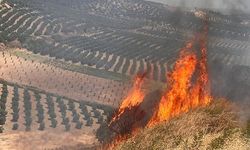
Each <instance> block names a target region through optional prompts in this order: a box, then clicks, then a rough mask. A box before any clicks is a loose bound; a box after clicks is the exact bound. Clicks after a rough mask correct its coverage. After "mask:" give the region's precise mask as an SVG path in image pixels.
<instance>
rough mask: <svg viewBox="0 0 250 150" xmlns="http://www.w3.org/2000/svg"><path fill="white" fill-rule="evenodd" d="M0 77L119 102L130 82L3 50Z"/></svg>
mask: <svg viewBox="0 0 250 150" xmlns="http://www.w3.org/2000/svg"><path fill="white" fill-rule="evenodd" d="M0 57H1V59H0V78H2V79H4V80H6V81H9V82H14V83H17V84H19V85H28V86H32V87H37V88H39V89H41V90H44V91H46V92H50V93H55V94H58V95H61V96H66V97H69V98H72V99H75V100H89V101H96V102H98V103H103V104H107V105H112V106H117V105H118V104H119V103H120V101H121V100H122V99H123V98H124V97H125V96H126V94H127V92H128V90H129V88H130V86H131V84H129V83H124V82H118V81H114V80H108V79H104V78H98V77H94V76H89V75H86V74H81V73H77V72H72V71H68V70H63V69H61V68H57V67H54V66H51V65H47V64H43V63H39V62H33V61H30V60H25V59H23V58H20V57H19V58H18V57H16V56H14V55H11V54H10V53H9V52H7V51H4V52H2V53H1V54H0Z"/></svg>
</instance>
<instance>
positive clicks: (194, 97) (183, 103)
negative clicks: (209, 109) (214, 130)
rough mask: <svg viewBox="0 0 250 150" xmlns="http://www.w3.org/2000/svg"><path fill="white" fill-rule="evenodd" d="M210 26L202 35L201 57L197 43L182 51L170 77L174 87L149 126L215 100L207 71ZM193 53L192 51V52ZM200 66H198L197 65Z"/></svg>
mask: <svg viewBox="0 0 250 150" xmlns="http://www.w3.org/2000/svg"><path fill="white" fill-rule="evenodd" d="M207 29H208V28H207V26H205V28H204V30H205V31H204V33H203V34H201V35H199V38H198V39H199V44H200V51H201V58H200V60H199V61H198V59H197V57H196V55H195V53H194V52H192V51H193V42H189V43H187V44H186V46H185V48H183V49H182V50H181V52H180V57H179V59H178V60H177V62H176V64H175V67H174V70H173V72H172V74H170V76H169V78H170V79H169V80H170V83H169V84H170V85H169V87H170V89H169V90H167V91H166V92H165V94H164V95H163V97H162V98H161V100H160V103H159V105H158V108H157V110H156V111H155V112H154V114H153V116H152V118H151V120H150V121H149V123H148V126H152V125H155V124H157V123H159V122H162V121H166V120H169V119H170V118H172V117H174V116H177V115H179V114H180V113H183V112H187V111H188V110H190V109H192V108H195V107H197V106H205V105H208V104H209V103H210V102H211V96H210V90H209V83H208V82H209V80H208V72H207ZM188 52H189V53H188ZM196 65H197V67H196ZM196 68H197V71H198V77H197V80H196V82H195V84H194V85H193V86H191V79H192V76H193V74H194V73H195V71H196Z"/></svg>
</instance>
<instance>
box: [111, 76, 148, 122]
mask: <svg viewBox="0 0 250 150" xmlns="http://www.w3.org/2000/svg"><path fill="white" fill-rule="evenodd" d="M145 75H146V74H145V73H144V74H138V75H137V76H136V77H135V80H134V84H133V87H132V89H131V91H130V93H129V94H128V96H127V97H126V98H125V99H124V100H123V101H122V103H121V105H120V107H119V110H118V112H117V113H116V114H115V116H114V117H113V118H112V120H111V122H110V124H111V123H113V122H114V121H116V120H117V119H119V117H120V116H121V115H122V114H123V113H124V111H125V110H126V109H127V110H129V109H131V108H133V107H135V106H138V105H140V104H141V102H142V101H143V99H144V97H145V93H144V92H143V91H142V84H143V81H144V78H145Z"/></svg>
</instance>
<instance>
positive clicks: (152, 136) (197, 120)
mask: <svg viewBox="0 0 250 150" xmlns="http://www.w3.org/2000/svg"><path fill="white" fill-rule="evenodd" d="M237 112H238V111H236V109H235V107H234V106H232V105H231V104H229V103H228V102H225V101H217V102H214V103H213V104H212V105H211V106H209V107H206V108H199V109H196V110H193V111H191V112H189V113H187V114H184V115H181V116H179V117H178V118H174V119H172V120H171V121H169V122H165V123H163V124H159V125H157V126H155V127H153V128H148V129H144V130H143V131H140V133H138V134H137V135H136V136H135V137H132V138H130V139H128V140H127V141H125V142H123V143H121V144H120V145H119V146H117V148H116V149H118V150H131V149H157V150H162V149H227V150H228V149H241V150H244V149H250V140H249V136H250V134H249V133H250V132H249V131H250V126H249V123H248V125H247V126H246V124H245V123H242V121H241V120H239V116H238V113H237Z"/></svg>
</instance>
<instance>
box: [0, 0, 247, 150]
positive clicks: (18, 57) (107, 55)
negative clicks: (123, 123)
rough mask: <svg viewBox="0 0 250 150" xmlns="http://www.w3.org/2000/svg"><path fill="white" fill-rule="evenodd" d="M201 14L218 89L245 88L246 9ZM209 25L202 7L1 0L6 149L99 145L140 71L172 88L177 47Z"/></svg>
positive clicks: (133, 1)
mask: <svg viewBox="0 0 250 150" xmlns="http://www.w3.org/2000/svg"><path fill="white" fill-rule="evenodd" d="M201 12H203V13H205V14H206V16H207V17H206V21H207V22H208V41H207V42H208V43H207V44H208V45H207V46H208V52H207V53H208V54H207V55H208V56H207V58H208V60H207V61H208V68H209V78H211V86H212V90H213V91H212V93H213V94H215V95H218V96H221V95H223V96H225V95H226V96H228V97H230V98H231V97H233V98H235V97H237V98H238V97H240V96H243V95H246V94H247V93H249V92H248V91H246V89H249V86H250V80H249V78H248V76H249V74H250V71H249V66H250V57H249V55H248V54H249V52H248V50H249V48H250V43H249V39H250V30H249V29H250V22H249V20H250V17H249V15H246V14H231V15H227V14H222V13H219V12H214V11H210V10H201ZM197 13H198V15H197ZM203 23H204V17H202V16H201V15H199V11H198V10H190V9H180V8H176V7H171V6H168V5H162V4H159V3H154V2H149V1H144V0H70V1H69V0H4V1H3V2H2V3H1V4H0V100H1V101H0V108H1V109H0V114H1V115H0V130H2V132H3V133H1V135H0V137H3V139H7V140H2V143H1V142H0V149H1V146H2V145H5V146H7V145H13V147H5V149H18V148H20V149H25V145H27V144H28V145H29V144H30V143H32V144H30V146H29V147H27V149H34V148H38V149H55V148H60V146H64V145H65V146H71V145H78V144H80V145H84V146H90V147H91V146H93V145H98V144H100V143H99V142H98V139H97V136H96V133H97V130H98V129H99V127H100V126H101V125H103V124H106V123H107V122H108V120H109V118H110V117H111V116H112V113H113V112H114V111H115V110H116V108H117V107H118V106H119V105H120V103H121V102H122V100H123V99H124V98H126V96H127V95H128V93H129V91H130V90H131V88H132V86H133V80H132V79H133V78H134V77H135V76H136V74H138V73H146V78H147V79H146V80H147V81H148V82H150V84H153V86H151V87H153V88H152V89H156V88H158V87H160V86H162V84H164V86H168V85H165V83H166V81H167V79H166V75H167V73H168V72H169V71H171V70H172V69H173V65H174V63H175V61H176V59H177V57H178V55H179V51H180V49H181V48H182V47H183V46H184V45H185V43H186V42H187V41H189V40H190V39H192V38H193V36H194V35H196V34H197V33H199V32H200V31H201V30H202V28H203ZM225 74H227V75H228V76H226V77H224V75H225ZM229 75H231V76H229ZM239 78H242V79H245V80H240V79H239ZM236 86H237V87H238V89H241V90H242V91H243V92H238V93H237V92H235V87H236ZM225 87H226V88H225ZM152 89H150V90H152ZM244 90H245V92H244ZM242 93H243V94H242ZM30 137H34V139H35V140H34V141H33V142H30V141H31V140H32V139H30ZM65 137H67V138H65ZM52 139H53V140H52ZM4 142H5V143H4ZM45 143H46V144H45ZM84 148H85V147H84Z"/></svg>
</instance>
